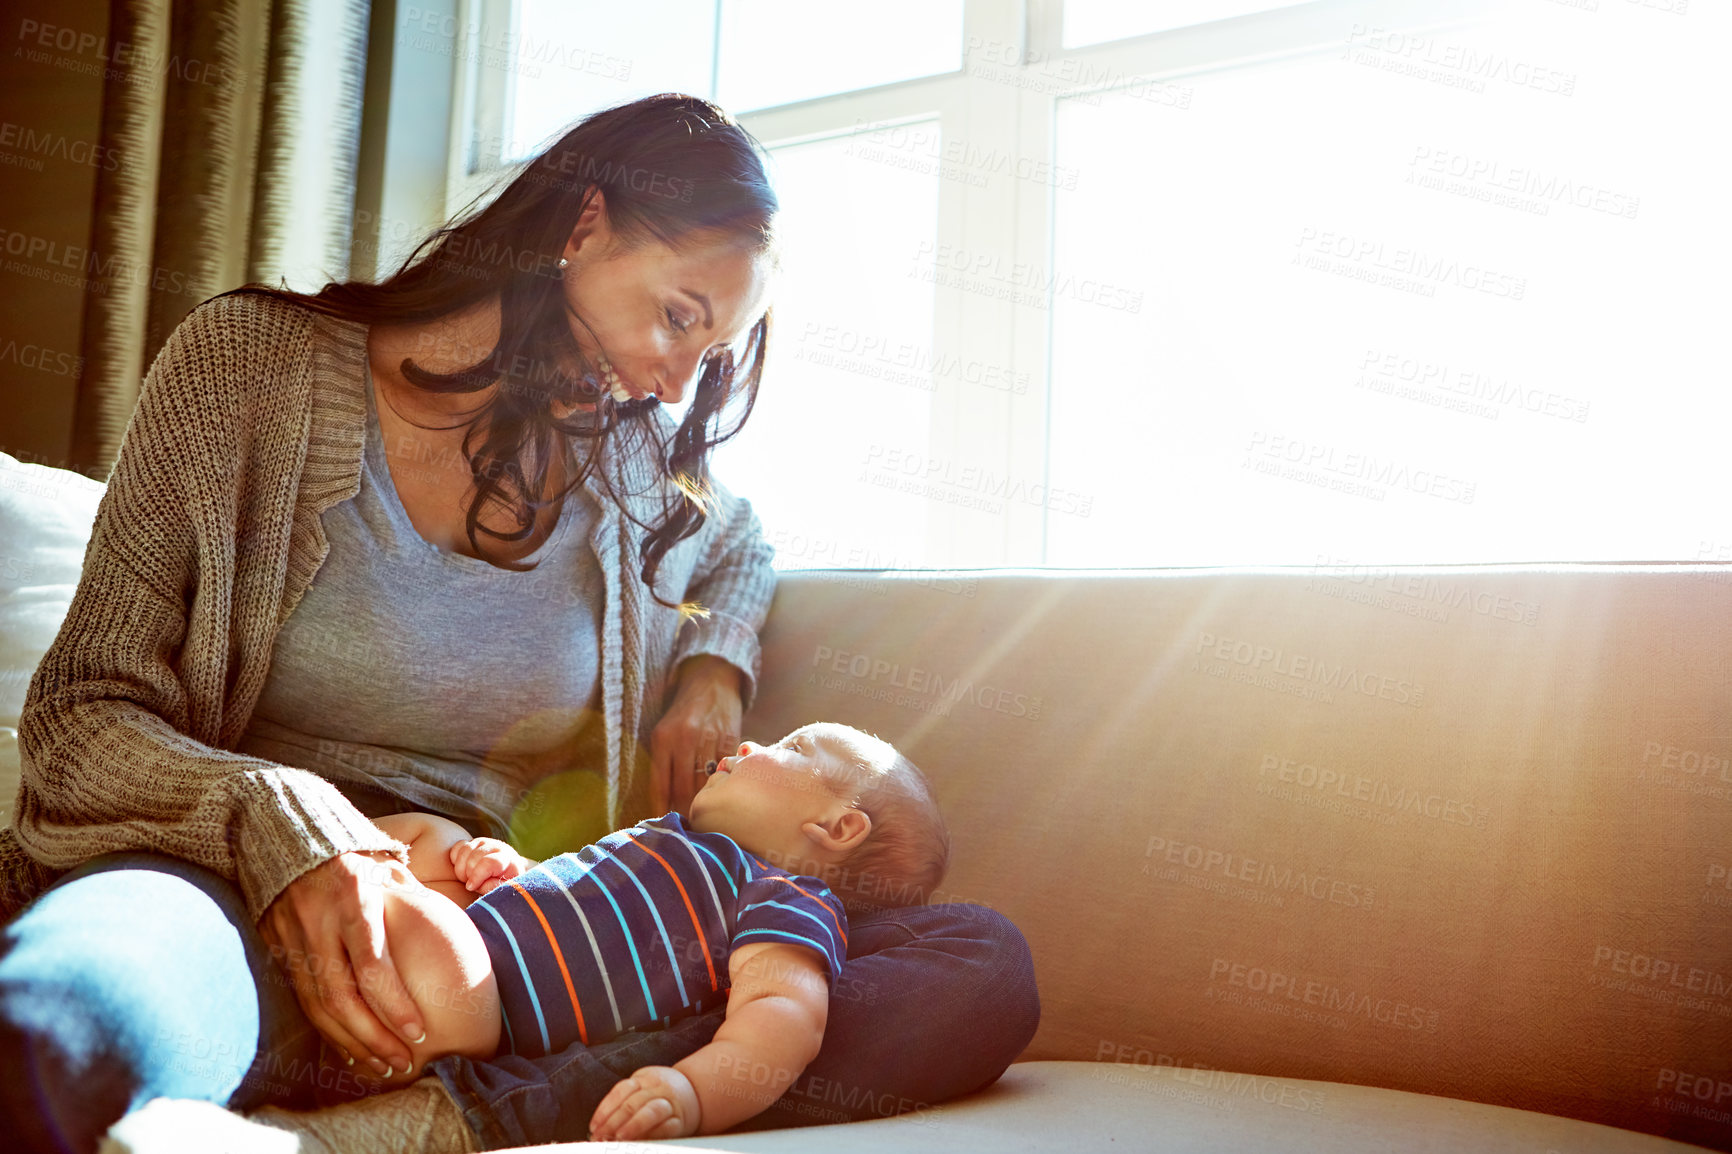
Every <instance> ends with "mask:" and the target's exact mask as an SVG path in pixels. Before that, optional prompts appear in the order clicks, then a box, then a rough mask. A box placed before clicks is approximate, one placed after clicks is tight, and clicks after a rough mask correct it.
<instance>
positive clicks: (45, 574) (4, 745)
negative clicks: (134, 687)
mask: <svg viewBox="0 0 1732 1154" xmlns="http://www.w3.org/2000/svg"><path fill="white" fill-rule="evenodd" d="M103 489H104V486H103V484H102V483H101V482H100V481H92V480H91V479H90V478H89V477H86V476H83V475H82V474H79V473H74V472H72V471H70V470H68V469H53V468H50V467H49V466H47V465H26V464H23V463H22V462H20V461H17V460H14V459H13V458H12V457H9V456H7V455H6V454H5V453H0V818H4V819H5V820H7V821H10V819H11V809H12V802H13V798H14V796H15V795H16V793H17V791H18V751H17V739H18V734H17V726H18V714H19V711H20V710H21V709H23V707H24V691H25V690H26V689H28V688H29V687H30V676H31V674H33V673H35V672H36V666H37V663H38V662H40V661H41V660H42V655H43V654H44V653H46V652H47V651H48V646H49V644H50V643H51V642H52V641H53V640H54V635H55V634H56V633H58V632H60V623H61V621H63V620H64V619H65V618H66V610H67V609H68V608H70V607H71V605H72V593H73V590H75V589H76V588H78V576H79V574H80V573H81V572H82V571H83V569H84V547H85V545H87V544H88V543H89V541H90V526H91V523H92V522H94V521H95V520H96V505H97V502H99V501H101V500H102V493H103Z"/></svg>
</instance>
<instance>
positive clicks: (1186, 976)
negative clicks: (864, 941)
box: [747, 566, 1732, 1147]
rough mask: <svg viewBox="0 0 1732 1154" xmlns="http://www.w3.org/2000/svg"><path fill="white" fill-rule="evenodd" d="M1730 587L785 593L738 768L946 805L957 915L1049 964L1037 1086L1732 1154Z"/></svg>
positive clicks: (1618, 577)
mask: <svg viewBox="0 0 1732 1154" xmlns="http://www.w3.org/2000/svg"><path fill="white" fill-rule="evenodd" d="M1726 576H1727V572H1726V568H1725V567H1722V568H1720V569H1719V570H1710V569H1704V568H1700V567H1697V568H1691V567H1686V566H1642V567H1627V568H1620V567H1616V566H1564V567H1557V568H1551V569H1538V568H1515V567H1481V568H1459V569H1431V570H1404V571H1401V572H1399V573H1395V574H1388V575H1370V574H1363V573H1318V574H1312V573H1307V572H1304V571H1279V572H1229V571H1208V570H1199V571H1171V572H1164V573H1143V574H1138V573H1120V574H1103V575H1096V576H1086V575H1060V574H1038V573H1028V574H1007V573H999V574H993V575H978V574H956V575H951V576H942V577H933V576H931V575H924V576H921V575H900V576H898V575H892V574H886V575H882V576H872V575H860V574H846V575H844V574H834V573H829V574H826V573H807V574H793V575H788V576H787V577H786V578H785V580H784V581H783V584H782V586H781V588H780V589H779V591H778V593H777V601H776V605H775V608H774V610H773V612H772V614H771V618H770V622H769V624H768V626H767V628H766V630H765V635H764V640H765V674H764V678H763V682H762V689H761V692H760V695H759V700H758V703H757V706H756V708H755V711H754V713H753V714H752V716H751V717H750V718H749V719H748V722H747V733H748V736H751V737H754V738H770V737H774V736H777V735H779V734H780V733H782V732H785V731H786V730H787V729H789V728H791V727H792V726H794V725H797V724H799V723H803V722H807V721H810V720H813V719H817V718H825V719H834V720H840V721H849V722H853V723H855V724H858V725H861V726H863V727H865V728H867V729H871V730H874V731H876V732H877V733H879V734H880V735H882V736H884V737H886V738H888V739H890V740H892V741H895V742H896V743H898V744H899V745H901V746H902V747H903V748H904V750H905V752H907V753H908V754H909V755H910V756H912V757H913V758H914V760H915V761H916V762H917V763H919V764H920V765H921V766H922V767H924V768H925V769H926V770H927V771H928V772H929V773H930V774H931V775H932V776H933V778H934V779H935V781H936V783H937V789H938V792H939V795H940V801H941V803H942V804H943V806H944V808H945V811H946V813H947V814H948V816H949V818H950V821H951V823H952V830H953V834H954V839H955V853H954V863H955V864H954V868H953V871H952V876H951V877H950V878H949V879H948V880H947V882H946V884H945V886H944V887H943V890H942V892H941V893H940V894H939V895H938V896H939V897H940V898H959V899H966V900H971V901H977V902H981V903H984V904H986V905H990V906H993V907H995V908H997V909H1000V910H1002V911H1003V912H1005V913H1006V914H1008V915H1009V916H1010V917H1011V918H1012V919H1013V920H1014V921H1015V922H1016V923H1017V924H1018V925H1020V926H1021V927H1022V929H1023V931H1024V932H1025V934H1026V935H1027V936H1028V939H1029V942H1030V945H1031V946H1032V948H1033V951H1034V958H1035V965H1036V969H1037V971H1038V975H1039V981H1040V989H1041V995H1042V1003H1043V1019H1042V1023H1041V1029H1040V1032H1039V1034H1038V1035H1037V1037H1036V1038H1035V1040H1034V1043H1033V1045H1032V1047H1031V1048H1030V1051H1029V1053H1028V1055H1027V1056H1028V1057H1031V1058H1068V1059H1084V1060H1088V1059H1096V1058H1122V1059H1127V1060H1132V1061H1137V1060H1140V1061H1143V1062H1154V1061H1157V1060H1163V1059H1162V1056H1165V1058H1164V1060H1166V1061H1176V1062H1178V1063H1180V1064H1182V1065H1187V1064H1189V1065H1205V1066H1211V1067H1215V1068H1220V1069H1228V1070H1245V1071H1255V1072H1259V1073H1268V1074H1279V1075H1281V1076H1284V1077H1292V1078H1312V1079H1318V1080H1324V1081H1331V1082H1354V1083H1361V1084H1368V1085H1377V1086H1385V1087H1390V1088H1394V1089H1404V1090H1412V1091H1416V1092H1420V1093H1426V1094H1439V1095H1445V1096H1449V1097H1453V1098H1463V1099H1471V1100H1476V1101H1481V1102H1489V1103H1496V1104H1500V1105H1508V1106H1516V1107H1521V1108H1525V1109H1532V1110H1539V1111H1544V1112H1546V1113H1553V1114H1560V1115H1567V1116H1574V1117H1579V1118H1584V1119H1588V1120H1592V1121H1597V1122H1603V1123H1607V1124H1610V1125H1616V1126H1623V1127H1627V1128H1629V1129H1633V1130H1644V1131H1649V1132H1652V1133H1659V1134H1666V1135H1669V1136H1671V1137H1674V1138H1680V1139H1684V1140H1688V1141H1695V1142H1701V1143H1704V1144H1709V1145H1714V1146H1719V1147H1732V1126H1729V1125H1728V1124H1727V1122H1726V1121H1725V1120H1724V1119H1726V1118H1728V1117H1732V1115H1728V1114H1726V1113H1715V1111H1716V1110H1717V1111H1721V1112H1724V1111H1729V1110H1732V903H1729V902H1728V899H1729V898H1732V889H1727V888H1726V880H1725V879H1726V876H1727V874H1728V872H1732V871H1729V868H1728V867H1732V835H1729V833H1728V831H1729V830H1732V724H1729V723H1732V644H1728V642H1729V641H1732V638H1729V637H1728V625H1729V623H1732V612H1729V610H1732V585H1729V584H1727V583H1726V580H1725V578H1726ZM1680 1086H1683V1087H1686V1088H1687V1090H1688V1095H1687V1096H1682V1097H1681V1096H1680V1095H1679V1094H1678V1093H1677V1092H1676V1091H1677V1090H1678V1088H1679V1087H1680ZM1704 1088H1705V1089H1706V1090H1707V1093H1708V1097H1707V1100H1706V1101H1703V1100H1701V1098H1700V1094H1701V1092H1702V1091H1703V1089H1704ZM1680 1108H1682V1109H1683V1110H1684V1112H1682V1113H1680V1112H1677V1111H1678V1110H1679V1109H1680ZM1698 1108H1700V1109H1702V1110H1707V1111H1708V1113H1707V1114H1706V1115H1703V1114H1701V1113H1692V1112H1691V1111H1693V1110H1697V1109H1698Z"/></svg>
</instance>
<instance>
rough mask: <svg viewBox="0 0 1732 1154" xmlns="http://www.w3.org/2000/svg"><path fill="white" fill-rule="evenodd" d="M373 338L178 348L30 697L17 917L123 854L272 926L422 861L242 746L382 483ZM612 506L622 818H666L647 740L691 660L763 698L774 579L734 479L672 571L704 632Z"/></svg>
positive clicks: (15, 864) (212, 332)
mask: <svg viewBox="0 0 1732 1154" xmlns="http://www.w3.org/2000/svg"><path fill="white" fill-rule="evenodd" d="M366 344H367V329H366V328H365V326H362V325H358V324H351V323H348V322H344V321H340V320H336V319H334V318H331V317H326V316H322V315H320V314H317V313H315V312H313V311H311V310H309V309H306V308H304V307H302V306H299V305H296V304H292V303H289V302H285V301H282V300H279V299H276V298H272V297H267V296H260V295H257V294H237V295H231V296H225V297H219V298H216V299H214V300H211V301H208V302H206V303H205V304H203V305H201V306H200V307H199V308H197V309H196V310H194V311H193V312H192V313H191V314H190V315H189V316H188V317H187V318H186V320H185V321H183V322H182V323H181V325H180V326H179V328H177V329H176V330H175V331H174V333H173V334H172V335H171V336H170V337H169V339H168V342H167V343H166V344H165V345H164V347H163V349H162V352H161V353H160V354H159V355H158V356H157V358H156V362H155V364H153V365H152V367H151V369H150V372H149V374H148V375H147V376H146V378H145V382H144V387H143V389H142V391H141V393H140V395H139V400H138V407H137V409H136V410H135V411H134V413H133V416H132V419H131V423H130V424H129V425H128V427H127V431H126V435H125V438H124V439H123V441H122V444H121V449H120V454H119V457H118V459H117V461H116V463H115V466H114V469H113V472H112V474H111V475H110V477H109V480H108V489H107V492H106V493H105V494H104V496H103V498H102V502H101V504H100V506H99V507H98V509H97V514H96V521H95V524H94V526H93V528H92V532H91V538H90V544H89V546H88V547H87V549H86V551H85V556H84V570H83V576H82V579H81V580H80V581H79V584H78V589H77V592H76V593H75V594H74V596H73V599H72V605H71V608H70V609H69V611H68V612H67V615H66V620H65V622H64V624H63V625H62V626H61V629H60V632H59V635H58V636H57V637H56V638H55V641H54V644H53V645H52V646H51V647H50V648H49V650H48V652H47V654H46V655H45V656H44V657H43V659H42V663H41V664H40V666H38V668H37V670H36V673H35V676H34V677H33V678H32V679H31V682H30V688H29V691H28V694H27V696H26V698H25V703H24V709H23V714H22V717H21V719H20V723H19V730H18V746H19V753H20V760H21V763H22V771H23V773H22V777H23V780H22V784H21V786H20V788H19V791H18V801H17V805H16V806H15V808H14V814H13V824H12V828H11V829H9V830H5V831H3V832H0V917H11V916H12V915H13V914H15V913H17V912H18V910H20V909H21V908H22V907H23V906H24V905H25V904H26V903H27V902H28V901H29V900H30V899H31V898H33V897H34V896H35V895H36V894H37V893H39V892H41V890H42V889H43V888H45V887H46V886H47V885H49V884H51V883H52V882H53V880H54V879H55V878H57V877H59V876H60V875H61V874H63V873H64V872H65V871H66V870H68V869H70V868H71V867H73V866H75V865H78V864H79V863H81V862H83V861H86V860H88V859H89V858H92V857H95V856H97V855H99V854H105V853H110V852H114V851H118V850H143V851H151V852H155V853H162V854H169V855H172V856H174V857H178V858H183V859H186V860H188V861H192V862H196V863H197V864H199V865H202V866H206V867H208V868H209V869H211V870H214V871H215V872H216V873H218V874H220V875H222V876H223V877H225V878H228V879H230V880H232V881H234V882H235V883H236V884H237V885H238V886H239V888H240V891H241V894H242V895H243V897H244V898H245V901H246V903H247V908H248V910H249V911H250V912H251V914H252V916H253V917H254V918H257V917H259V916H260V915H261V914H263V912H264V910H265V908H266V907H267V906H269V905H270V903H271V901H272V900H273V899H274V898H275V897H276V896H277V894H278V893H280V892H281V891H282V890H283V888H284V887H285V886H287V885H288V884H289V883H290V882H292V881H293V880H295V879H296V878H297V877H299V876H300V875H301V874H303V873H305V872H306V871H307V870H309V869H312V868H313V867H314V866H317V865H319V864H320V863H321V862H324V861H326V860H328V859H330V858H332V857H335V856H336V855H338V854H341V853H345V852H348V851H353V850H360V851H372V850H385V851H390V852H395V853H397V854H398V855H399V856H401V855H403V854H405V853H406V849H405V847H404V846H402V845H401V844H400V843H398V842H396V841H395V840H393V839H392V838H390V837H388V836H386V835H385V834H384V833H383V832H382V831H381V830H379V829H378V828H377V827H376V826H374V825H373V823H372V822H371V821H369V820H368V819H367V818H366V817H364V816H363V815H362V814H361V813H360V812H359V811H358V810H356V808H355V807H354V806H353V805H351V804H350V803H349V801H348V800H347V799H346V798H345V797H344V796H343V795H342V794H341V793H340V792H339V791H338V790H337V788H336V787H335V786H333V785H332V784H331V783H330V782H328V781H326V780H325V779H323V778H321V777H319V776H318V775H317V774H314V773H312V772H310V771H307V770H303V769H296V768H292V767H289V766H284V765H278V764H276V763H274V762H270V761H266V760H263V759H260V758H256V757H249V756H245V755H242V754H238V753H235V752H233V750H234V747H235V745H236V744H237V743H238V742H239V740H240V738H241V735H242V734H243V733H244V732H245V731H246V728H247V722H248V719H249V718H250V717H251V716H252V711H253V708H254V706H255V705H256V703H257V702H258V699H259V694H260V692H261V690H262V689H263V687H264V684H265V678H266V675H267V674H268V672H269V670H270V664H271V647H272V644H273V642H274V640H275V638H276V635H277V630H278V629H279V628H280V627H281V626H282V624H283V622H284V621H285V620H286V619H287V618H288V616H289V614H290V613H292V612H293V611H294V608H295V605H296V603H297V602H299V600H300V598H301V594H302V593H304V592H305V591H306V589H307V586H308V585H309V584H310V583H311V582H312V580H313V575H314V574H315V573H317V572H318V569H319V566H320V565H321V564H322V563H323V561H324V559H325V556H326V554H327V553H328V552H329V550H330V546H329V543H328V542H327V540H326V538H325V534H324V529H323V526H322V525H321V523H320V519H319V517H320V514H321V513H322V512H323V511H324V510H326V509H328V508H330V507H331V506H332V505H334V504H337V503H338V502H340V501H344V500H347V499H349V498H351V497H353V496H354V495H355V494H356V493H357V492H359V490H360V476H361V456H362V449H363V444H364V436H365V420H366V397H365V395H364V394H363V393H362V391H361V390H362V389H364V388H366V362H365V358H366ZM661 419H662V420H663V421H666V420H667V418H665V417H662V418H661ZM632 469H635V473H633V474H632V475H633V476H635V478H636V480H637V481H638V482H639V483H637V484H627V485H622V486H618V488H619V489H620V490H622V491H624V492H626V493H627V495H626V496H624V497H621V498H620V499H621V500H623V501H627V502H630V503H631V504H632V506H633V511H634V512H635V514H636V516H637V517H638V519H639V520H644V521H652V522H653V519H654V518H655V516H656V515H657V514H658V512H659V509H660V504H661V492H662V490H661V488H660V484H659V482H657V481H655V480H654V479H653V477H652V476H651V474H650V473H649V470H648V469H647V467H646V464H645V463H644V462H637V463H635V465H633V466H631V469H628V472H630V471H631V470H632ZM592 487H593V483H592ZM599 504H600V506H601V508H602V515H601V517H600V518H599V520H598V522H597V525H596V528H595V530H594V532H593V533H592V535H591V543H592V545H593V547H594V548H595V551H596V554H597V557H598V558H599V560H600V563H601V569H602V572H603V574H604V578H605V587H606V604H605V605H604V606H603V611H602V632H601V653H602V669H601V697H602V703H603V718H604V720H605V723H606V750H607V765H606V767H605V768H606V780H607V804H608V816H609V819H610V820H611V821H612V823H613V824H614V825H616V826H618V825H624V824H629V823H630V822H632V821H636V820H638V819H639V818H641V817H644V816H649V815H648V814H647V805H648V793H649V790H648V777H649V775H648V772H647V768H648V753H647V750H646V748H645V744H644V743H645V740H646V737H647V734H648V731H649V727H650V726H651V725H652V724H653V723H654V720H655V718H656V716H657V715H659V713H660V711H661V709H662V707H663V697H664V694H665V692H666V690H667V688H668V684H669V680H668V679H669V677H670V675H671V673H672V671H673V670H674V669H675V668H676V667H677V666H678V664H679V662H680V661H682V660H684V659H685V658H687V657H691V656H695V655H697V654H704V653H708V654H715V655H717V656H719V657H722V658H723V659H725V660H727V661H728V662H730V663H731V664H732V665H734V666H735V667H737V668H738V669H740V670H741V671H742V673H743V674H744V676H743V677H742V683H743V688H744V693H745V699H746V701H747V702H748V703H749V702H750V699H751V694H752V691H753V689H754V687H755V685H756V678H757V675H758V663H759V651H758V640H757V632H758V629H759V628H760V627H761V626H762V624H763V622H764V618H765V616H766V615H767V613H768V611H769V605H770V599H771V596H772V594H773V592H774V588H775V575H774V573H773V571H772V570H771V568H770V557H771V552H772V551H771V549H770V547H769V546H768V544H766V543H765V541H764V539H763V535H762V533H761V531H760V530H759V527H758V522H757V518H756V517H755V516H754V515H753V513H752V511H751V508H750V506H749V505H748V504H747V503H746V502H744V501H741V500H739V499H738V498H735V497H734V496H732V495H731V494H729V493H728V492H727V491H726V490H725V489H723V488H722V487H721V486H719V485H718V486H716V502H715V504H714V505H713V506H712V507H711V508H710V512H709V517H708V519H707V520H706V522H705V524H704V526H703V529H702V531H701V532H700V533H699V534H697V535H696V536H694V537H692V538H689V539H687V540H686V541H683V542H681V543H680V544H679V545H678V546H676V547H675V548H674V549H672V550H671V551H670V552H669V553H668V554H667V556H666V557H665V558H664V560H663V562H662V565H661V569H660V573H659V575H658V577H657V587H658V589H660V590H661V591H662V592H663V595H664V596H667V594H668V591H670V590H672V591H679V592H680V593H683V595H684V597H685V598H686V599H689V600H694V601H697V602H699V603H700V604H702V605H703V606H704V607H705V608H706V609H708V610H709V615H708V617H707V618H706V617H700V618H693V619H690V620H686V621H683V622H682V619H681V616H680V614H679V612H678V611H677V610H674V609H668V608H665V607H663V606H661V605H659V604H657V603H656V602H655V600H654V599H653V598H652V597H650V596H649V593H648V590H647V589H646V588H645V586H644V584H643V582H642V580H641V579H640V578H639V576H638V569H639V568H640V563H641V555H640V553H639V542H638V536H639V535H640V534H641V532H642V531H641V530H640V529H638V528H637V527H636V526H634V525H633V524H632V521H631V519H630V518H628V517H625V516H622V515H621V513H620V511H619V509H618V507H617V506H615V505H614V504H613V503H612V502H610V501H608V500H606V499H605V498H604V499H603V500H601V501H600V502H599ZM668 599H669V600H677V598H673V597H668ZM476 643H477V644H478V645H480V644H486V643H487V639H485V638H478V639H477V641H476Z"/></svg>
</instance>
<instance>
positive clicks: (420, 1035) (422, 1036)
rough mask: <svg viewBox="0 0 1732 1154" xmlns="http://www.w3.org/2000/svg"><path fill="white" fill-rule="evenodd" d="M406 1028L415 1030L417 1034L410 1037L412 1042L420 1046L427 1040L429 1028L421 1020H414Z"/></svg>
mask: <svg viewBox="0 0 1732 1154" xmlns="http://www.w3.org/2000/svg"><path fill="white" fill-rule="evenodd" d="M405 1029H409V1030H414V1031H415V1036H414V1037H413V1038H410V1039H409V1041H410V1043H411V1044H413V1045H416V1046H419V1045H420V1044H421V1043H422V1042H425V1041H426V1040H427V1030H426V1028H425V1027H424V1026H422V1025H421V1024H420V1023H419V1022H413V1023H411V1024H410V1025H408V1026H406V1027H405Z"/></svg>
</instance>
